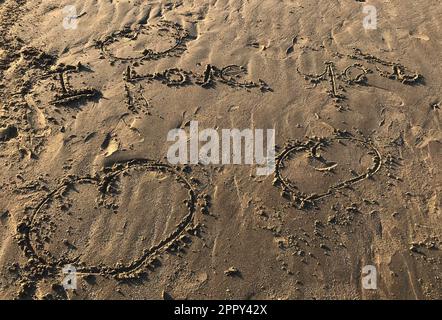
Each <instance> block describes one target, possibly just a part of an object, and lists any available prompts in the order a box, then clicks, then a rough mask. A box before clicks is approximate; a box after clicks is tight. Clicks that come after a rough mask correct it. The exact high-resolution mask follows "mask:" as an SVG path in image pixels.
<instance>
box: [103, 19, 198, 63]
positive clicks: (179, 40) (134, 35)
mask: <svg viewBox="0 0 442 320" xmlns="http://www.w3.org/2000/svg"><path fill="white" fill-rule="evenodd" d="M152 31H156V32H157V33H158V36H159V37H160V38H164V37H170V38H171V39H173V40H172V43H170V44H168V45H167V47H166V48H163V49H158V50H153V49H149V48H143V50H140V52H139V53H138V54H137V55H134V56H119V55H117V54H116V53H114V51H113V50H112V49H111V48H110V46H111V45H113V44H116V43H118V42H120V41H122V40H126V41H131V42H135V41H137V40H138V38H139V37H140V36H143V35H147V34H149V33H152ZM190 40H191V38H190V36H189V33H188V32H187V31H186V30H184V29H183V28H182V27H181V26H180V25H179V24H177V23H173V22H169V21H162V22H159V23H157V24H154V25H138V26H137V27H136V28H135V29H129V28H126V29H123V30H120V31H116V32H114V33H112V34H111V35H109V36H107V37H106V38H105V39H104V40H102V41H97V43H96V46H97V47H98V48H99V49H100V50H101V51H102V53H103V55H104V56H105V57H107V58H109V59H110V60H112V61H142V60H158V59H162V58H165V57H167V56H173V55H180V54H181V53H183V52H184V51H186V49H187V47H186V44H187V42H188V41H190Z"/></svg>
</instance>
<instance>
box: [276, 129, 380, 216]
mask: <svg viewBox="0 0 442 320" xmlns="http://www.w3.org/2000/svg"><path fill="white" fill-rule="evenodd" d="M340 141H343V142H344V141H348V142H354V143H358V144H360V145H362V146H363V147H364V148H365V149H367V154H369V155H370V156H371V157H372V162H373V164H372V166H370V167H369V168H368V169H367V170H366V171H365V172H363V173H356V174H355V176H354V177H353V178H350V179H347V180H344V181H342V182H338V183H336V184H333V185H330V186H329V187H328V190H327V191H325V192H321V193H313V194H310V195H308V194H305V193H304V192H302V191H300V189H299V188H298V186H296V185H295V183H294V182H292V181H290V180H289V179H288V178H286V177H285V176H284V175H283V174H282V169H283V168H284V167H285V163H287V162H288V161H289V160H290V158H291V156H292V155H294V154H298V153H304V154H306V155H308V156H309V157H311V158H313V159H316V160H318V161H319V162H321V163H323V164H324V166H323V167H321V168H313V169H314V170H316V171H319V172H324V173H325V172H333V170H334V169H335V168H336V167H337V166H338V165H339V164H338V163H335V162H327V161H326V160H325V159H324V158H322V156H321V155H320V154H319V150H320V149H326V148H327V147H328V146H331V145H332V144H333V143H339V142H340ZM381 160H382V156H381V154H380V152H379V151H378V149H377V148H376V147H375V146H374V145H373V144H372V143H371V141H369V140H368V139H360V138H356V137H354V136H352V135H350V134H349V133H346V132H342V131H337V132H336V133H335V135H334V136H332V137H327V138H318V137H314V138H310V139H308V140H307V141H304V142H300V141H294V142H290V143H288V144H287V145H286V146H285V148H284V149H283V150H282V151H281V152H280V154H279V155H278V156H277V157H276V171H275V180H274V185H275V186H278V187H280V188H281V189H282V194H283V196H284V197H287V198H290V200H292V201H293V204H294V205H295V206H296V207H297V208H299V209H304V208H308V207H311V206H312V205H313V204H314V203H315V201H317V200H320V199H323V198H326V197H329V196H331V195H333V194H334V193H335V192H336V191H338V190H341V189H344V188H348V187H350V186H351V185H353V184H356V183H359V182H362V181H363V180H366V179H369V178H370V177H372V176H373V175H375V174H376V173H377V172H378V171H379V170H380V168H381V166H382V161H381Z"/></svg>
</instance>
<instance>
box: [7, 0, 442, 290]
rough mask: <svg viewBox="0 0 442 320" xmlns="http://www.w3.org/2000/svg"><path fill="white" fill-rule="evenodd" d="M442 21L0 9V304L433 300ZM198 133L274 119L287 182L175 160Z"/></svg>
mask: <svg viewBox="0 0 442 320" xmlns="http://www.w3.org/2000/svg"><path fill="white" fill-rule="evenodd" d="M367 3H368V4H371V5H374V6H376V8H377V9H378V15H379V16H378V19H379V21H378V28H377V29H376V30H365V29H364V28H363V25H362V21H363V19H364V14H363V12H362V7H363V6H364V5H366V4H367ZM67 5H74V6H76V8H77V14H78V15H79V17H78V19H77V20H76V21H77V22H78V28H77V29H75V30H73V29H69V30H66V29H65V28H64V26H63V21H64V17H65V16H66V14H65V13H64V12H63V8H64V7H65V6H67ZM441 17H442V4H441V3H440V1H439V0H401V1H399V0H370V1H367V2H366V3H364V2H358V1H355V0H331V1H330V0H318V1H308V0H195V1H192V0H157V1H141V0H140V1H136V0H134V1H117V0H113V1H112V0H106V1H104V0H102V1H97V0H82V1H79V0H62V1H53V0H44V1H41V0H40V1H25V0H0V128H1V129H0V164H1V168H2V172H1V174H0V245H1V246H0V298H1V299H12V298H28V299H29V298H33V299H43V298H48V299H49V298H55V299H66V298H67V299H104V298H115V299H163V296H164V295H165V293H167V294H169V295H170V296H172V297H173V298H175V299H184V298H187V299H197V298H199V299H214V298H217V299H226V298H227V299H228V298H236V299H315V298H316V299H317V298H324V299H435V298H439V299H440V298H441V297H442V261H441V259H442V254H441V250H442V238H441V237H442V236H441V234H442V215H441V211H440V204H441V180H442V179H441V160H442V157H441V136H442V134H441V125H440V118H439V117H440V103H441V99H442V98H441V84H442V81H441V72H442V63H441V52H442V20H441ZM71 22H72V21H71ZM208 64H210V65H211V66H214V68H213V69H212V70H213V71H212V76H211V77H210V74H209V73H207V74H205V70H207V67H206V66H207V65H208ZM226 67H227V68H226ZM246 71H247V72H246ZM142 75H144V77H142ZM183 75H184V76H185V78H186V79H187V80H186V81H182V78H181V77H182V76H183ZM205 76H206V77H205ZM204 82H205V83H204ZM192 120H196V121H199V125H200V127H202V128H217V129H218V128H219V129H221V128H239V129H244V128H262V129H266V128H275V129H276V142H277V145H278V147H279V153H280V157H279V160H278V171H277V173H276V175H271V176H269V177H258V176H255V169H256V168H255V167H250V166H228V165H225V166H221V165H219V166H215V165H212V166H203V165H198V166H189V167H183V166H180V167H178V168H175V167H169V166H167V161H166V159H165V156H166V154H167V149H168V147H169V146H170V143H168V142H167V141H166V137H167V133H168V131H169V130H171V129H174V128H187V127H188V124H189V122H190V121H192ZM345 131H346V132H348V134H345V133H343V132H345ZM295 140H298V141H297V142H296V141H295ZM318 142H319V143H321V144H323V148H322V149H321V150H318V151H317V152H318V153H320V155H321V156H322V157H323V158H324V159H327V161H328V163H333V164H337V166H336V168H334V169H333V170H331V171H327V170H325V169H324V167H323V164H322V163H321V162H320V161H318V159H317V158H315V157H314V155H315V152H316V151H315V150H316V149H315V145H317V144H318ZM134 159H146V160H139V161H133V160H134ZM345 182H347V183H346V184H345ZM340 183H341V186H342V188H341V187H337V186H339V184H340ZM309 200H312V201H309ZM67 263H73V264H74V265H75V266H76V267H77V268H78V270H79V271H80V272H81V275H80V276H79V279H78V289H77V290H76V291H75V292H72V291H65V290H63V288H62V287H61V280H62V279H63V275H62V274H61V268H62V267H63V266H64V265H65V264H67ZM365 265H374V266H376V268H377V271H378V289H377V290H365V289H363V288H362V285H361V277H362V275H361V270H362V268H363V267H364V266H365ZM230 267H235V268H237V269H238V270H239V272H238V273H234V274H232V275H230V276H228V275H226V274H225V271H226V270H228V269H229V268H230Z"/></svg>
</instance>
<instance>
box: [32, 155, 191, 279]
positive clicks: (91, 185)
mask: <svg viewBox="0 0 442 320" xmlns="http://www.w3.org/2000/svg"><path fill="white" fill-rule="evenodd" d="M195 206H196V194H195V191H194V188H193V187H192V185H191V184H190V183H189V182H188V180H187V179H186V177H185V176H183V174H182V173H181V172H178V171H177V170H175V169H174V168H172V167H170V166H168V165H164V164H158V163H152V162H149V161H131V162H128V163H125V164H120V165H117V166H116V167H114V168H113V169H112V170H111V171H110V172H109V173H108V174H107V175H105V176H104V177H103V178H99V177H93V178H92V177H86V178H76V179H72V180H70V181H67V182H65V183H63V184H62V185H61V186H60V187H59V188H57V189H56V190H54V191H53V192H52V193H50V194H49V195H48V196H47V197H46V198H45V199H44V200H42V202H41V203H40V204H39V206H37V208H36V209H35V211H34V213H33V215H32V217H31V219H30V222H29V228H27V229H28V230H29V231H27V232H26V233H25V240H26V242H27V245H26V246H25V250H26V251H27V253H28V255H29V254H30V255H31V256H33V257H34V258H36V259H37V260H38V261H39V262H40V263H42V264H43V265H45V266H49V267H60V266H63V265H66V264H73V265H75V266H76V268H77V271H78V272H80V273H89V274H101V275H113V276H117V277H121V278H123V276H122V275H124V274H131V273H133V274H135V273H136V272H137V271H139V270H141V269H142V268H143V266H144V265H145V262H147V261H148V260H149V259H150V258H151V257H152V256H154V255H156V254H158V253H161V252H162V251H163V250H165V249H167V247H168V245H170V244H172V243H173V242H174V241H176V240H177V239H178V238H180V236H181V235H182V234H183V233H184V232H185V231H186V228H187V227H189V226H191V224H192V222H194V213H195V211H196V208H195Z"/></svg>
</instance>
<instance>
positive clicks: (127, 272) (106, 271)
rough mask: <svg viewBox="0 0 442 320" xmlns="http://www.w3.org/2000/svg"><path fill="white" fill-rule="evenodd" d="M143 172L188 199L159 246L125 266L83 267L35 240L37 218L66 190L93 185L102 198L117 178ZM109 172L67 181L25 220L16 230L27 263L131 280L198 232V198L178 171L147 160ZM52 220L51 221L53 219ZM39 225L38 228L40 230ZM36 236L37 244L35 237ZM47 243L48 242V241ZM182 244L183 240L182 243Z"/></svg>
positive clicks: (107, 193) (77, 261) (77, 259)
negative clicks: (170, 183) (166, 180)
mask: <svg viewBox="0 0 442 320" xmlns="http://www.w3.org/2000/svg"><path fill="white" fill-rule="evenodd" d="M134 168H136V169H138V170H143V171H145V172H157V173H161V174H164V175H166V176H170V177H172V178H173V179H174V180H175V181H176V182H177V183H178V184H179V185H180V186H181V187H182V188H184V189H185V190H186V192H187V197H188V198H187V199H186V200H185V204H186V207H187V210H188V212H187V214H186V215H185V216H184V217H183V218H182V220H181V221H180V222H179V224H178V225H176V226H175V227H174V229H173V231H172V232H171V233H170V234H168V235H167V236H166V237H164V238H163V239H162V240H160V241H159V242H158V243H156V244H154V245H153V246H151V247H150V248H146V249H144V250H143V251H142V253H141V255H140V256H139V257H137V258H135V259H134V260H132V261H131V262H129V263H127V264H122V263H117V264H116V265H115V266H108V265H103V264H101V263H100V264H99V265H90V266H88V265H86V264H85V263H84V262H81V261H80V256H81V255H80V256H78V257H76V258H69V257H66V255H62V256H61V257H60V258H55V257H54V256H53V255H52V254H51V252H48V250H44V247H43V246H42V243H41V241H42V239H40V238H38V235H37V234H38V232H39V230H40V228H38V224H39V223H38V222H37V221H36V220H37V215H39V214H44V211H45V210H46V209H48V208H49V207H50V203H51V202H53V201H54V199H56V198H57V197H60V196H62V194H65V193H66V192H67V191H68V190H72V189H73V190H74V191H76V192H78V190H76V189H75V187H76V186H77V187H78V186H79V185H95V186H96V187H97V188H98V191H99V192H100V193H101V195H102V196H103V197H104V196H106V195H109V193H110V192H112V191H111V190H112V188H113V185H114V183H115V181H116V179H118V177H119V176H122V175H125V174H126V173H127V172H128V171H129V170H131V169H134ZM108 171H109V172H107V174H105V175H104V176H103V177H99V176H95V177H81V178H72V179H69V180H68V181H65V182H63V183H62V184H61V185H60V186H59V187H58V188H57V189H55V190H54V191H52V192H51V193H49V194H48V195H47V196H46V197H45V198H44V199H43V200H42V201H41V202H40V203H39V204H38V206H37V207H36V208H35V210H34V211H33V212H32V214H31V215H30V216H29V217H28V218H25V219H24V220H23V221H22V222H21V223H20V224H19V226H18V228H17V230H18V233H19V234H18V243H19V245H20V247H21V249H22V250H23V251H24V254H25V256H26V257H28V258H29V259H32V260H34V261H36V262H37V264H38V265H39V266H40V267H41V268H42V269H47V270H48V271H49V272H50V270H52V271H54V270H58V269H59V268H60V267H62V266H64V265H67V264H72V265H75V266H76V269H77V272H78V273H80V274H96V275H102V276H112V277H114V278H116V279H131V278H137V277H139V275H140V274H141V273H143V270H144V268H145V267H148V266H149V265H150V264H151V262H152V261H151V260H155V258H156V256H157V255H159V254H161V253H162V252H164V251H166V250H169V249H171V248H172V247H173V246H174V243H175V242H177V241H180V240H181V239H185V238H187V236H186V235H185V233H186V232H189V233H192V231H195V230H196V228H197V225H196V224H195V221H194V220H195V212H196V206H197V195H196V192H195V189H194V187H193V186H192V184H191V183H190V182H189V181H188V180H187V178H186V177H185V176H184V175H183V173H181V172H179V171H178V170H177V169H175V168H173V167H171V166H169V165H166V164H161V163H156V162H152V161H149V160H132V161H129V162H125V163H119V164H116V165H114V166H113V167H112V168H111V169H108ZM46 217H47V218H48V220H46V221H45V224H48V225H50V224H51V223H52V221H51V217H50V216H49V217H48V216H46ZM52 218H54V217H52ZM41 225H42V224H41V223H40V227H41ZM36 235H37V240H39V241H37V242H36V241H35V239H34V237H35V236H36ZM47 240H49V241H50V239H47ZM183 241H184V240H183Z"/></svg>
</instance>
